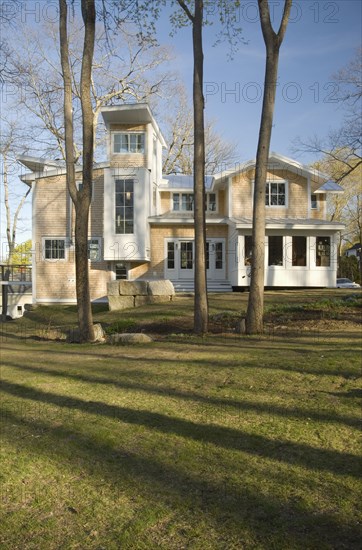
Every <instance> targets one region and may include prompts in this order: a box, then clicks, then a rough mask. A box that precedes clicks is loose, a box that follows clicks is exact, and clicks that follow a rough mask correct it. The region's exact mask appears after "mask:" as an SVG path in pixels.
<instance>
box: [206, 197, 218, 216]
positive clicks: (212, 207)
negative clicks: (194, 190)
mask: <svg viewBox="0 0 362 550" xmlns="http://www.w3.org/2000/svg"><path fill="white" fill-rule="evenodd" d="M205 210H207V211H208V212H216V193H206V195H205Z"/></svg>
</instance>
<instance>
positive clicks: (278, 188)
mask: <svg viewBox="0 0 362 550" xmlns="http://www.w3.org/2000/svg"><path fill="white" fill-rule="evenodd" d="M265 205H266V206H286V184H285V183H279V182H268V183H267V184H266V187H265Z"/></svg>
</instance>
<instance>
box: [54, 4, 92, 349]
mask: <svg viewBox="0 0 362 550" xmlns="http://www.w3.org/2000/svg"><path fill="white" fill-rule="evenodd" d="M59 13H60V17H59V36H60V54H61V63H62V73H63V81H64V126H65V152H66V161H67V176H66V177H67V187H68V190H69V193H70V196H71V198H72V201H73V203H74V206H75V271H76V294H77V310H78V323H79V331H80V341H81V342H89V341H93V340H94V327H93V319H92V308H91V302H90V290H89V266H88V222H89V207H90V202H91V193H92V174H93V145H94V143H93V112H92V105H91V99H90V85H91V70H92V59H93V51H94V35H95V5H94V0H82V17H83V21H84V28H85V31H84V47H83V58H82V76H81V94H82V98H81V103H82V119H83V189H82V190H81V191H78V190H77V188H76V183H75V162H76V159H75V153H74V127H73V101H72V100H73V88H72V77H71V69H70V60H69V47H68V31H67V2H66V0H59Z"/></svg>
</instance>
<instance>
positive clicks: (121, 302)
mask: <svg viewBox="0 0 362 550" xmlns="http://www.w3.org/2000/svg"><path fill="white" fill-rule="evenodd" d="M108 306H109V309H110V311H118V310H120V309H127V308H131V307H134V297H133V296H119V295H118V296H112V295H108Z"/></svg>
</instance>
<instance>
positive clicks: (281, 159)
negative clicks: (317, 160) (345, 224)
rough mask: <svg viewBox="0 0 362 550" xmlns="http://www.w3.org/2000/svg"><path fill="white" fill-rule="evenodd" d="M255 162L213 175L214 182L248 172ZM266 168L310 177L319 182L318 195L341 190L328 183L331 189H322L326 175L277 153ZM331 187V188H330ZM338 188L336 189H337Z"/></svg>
mask: <svg viewBox="0 0 362 550" xmlns="http://www.w3.org/2000/svg"><path fill="white" fill-rule="evenodd" d="M255 165H256V160H255V159H253V160H248V161H246V162H244V163H241V164H236V165H235V167H234V168H233V169H231V170H226V171H224V172H220V173H219V174H215V176H214V179H215V181H218V180H219V181H222V180H224V181H225V179H227V178H229V177H233V176H236V175H237V174H240V173H242V172H246V171H248V170H250V169H251V168H253V167H255ZM268 168H269V169H274V170H288V171H290V172H294V173H296V174H298V175H300V176H304V177H309V176H312V177H313V179H314V180H316V181H317V182H320V183H321V184H323V185H322V187H320V188H319V189H320V190H318V191H317V192H319V193H327V192H338V193H340V192H342V191H343V189H342V187H340V186H339V185H338V184H336V183H334V182H331V181H329V182H328V183H329V184H330V185H331V184H332V183H334V186H333V188H331V189H329V188H324V189H323V187H324V185H325V182H327V180H329V177H328V176H327V175H326V174H323V173H322V172H320V171H319V170H316V169H315V168H312V167H310V166H308V165H306V164H302V163H300V162H298V161H296V160H294V159H291V158H289V157H285V156H283V155H280V154H279V153H275V152H273V151H272V152H271V153H270V155H269V161H268ZM331 187H332V186H331ZM337 188H338V189H337Z"/></svg>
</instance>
